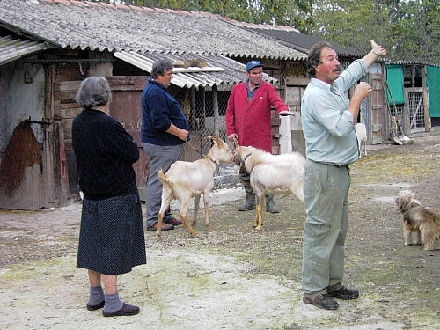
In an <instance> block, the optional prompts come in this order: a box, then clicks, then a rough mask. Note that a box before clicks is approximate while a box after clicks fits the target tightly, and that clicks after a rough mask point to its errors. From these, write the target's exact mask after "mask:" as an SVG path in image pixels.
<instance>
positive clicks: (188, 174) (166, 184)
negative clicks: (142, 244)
mask: <svg viewBox="0 0 440 330" xmlns="http://www.w3.org/2000/svg"><path fill="white" fill-rule="evenodd" d="M206 138H209V139H211V140H212V141H213V142H214V144H213V146H212V147H211V149H210V150H209V152H208V155H207V156H206V157H204V158H201V159H198V160H196V161H194V162H187V161H177V162H175V163H174V164H173V165H171V167H170V169H169V170H168V171H167V172H166V173H163V171H162V170H160V171H159V172H158V173H157V175H158V177H159V180H160V181H161V182H162V184H163V190H162V204H161V207H160V210H159V213H158V225H157V228H158V229H157V238H158V240H160V239H161V230H160V228H161V226H162V221H163V217H164V215H165V211H166V210H167V208H168V207H169V205H170V203H171V201H172V200H173V199H178V200H179V201H180V218H181V219H182V223H183V225H184V227H185V228H186V230H188V232H189V233H190V235H191V236H192V237H195V236H196V232H195V231H194V229H193V228H192V226H191V225H190V224H189V223H188V218H187V213H188V207H189V202H190V200H191V198H192V197H194V220H193V223H192V225H193V226H194V225H195V223H196V221H197V212H198V210H199V203H200V195H202V194H203V202H204V207H205V224H206V227H207V228H208V229H209V193H210V192H211V190H212V188H213V187H214V173H215V171H216V169H217V167H218V166H219V165H220V164H222V163H229V164H233V162H234V156H233V154H232V152H231V150H229V147H228V145H227V144H226V143H225V142H223V140H222V139H220V138H219V137H218V136H208V137H206Z"/></svg>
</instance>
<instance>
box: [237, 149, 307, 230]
mask: <svg viewBox="0 0 440 330" xmlns="http://www.w3.org/2000/svg"><path fill="white" fill-rule="evenodd" d="M236 156H237V158H238V160H240V161H241V162H244V164H245V166H246V171H247V172H248V173H250V183H251V186H252V189H253V190H254V193H255V194H256V195H257V201H258V203H257V208H256V216H255V221H254V225H253V226H254V227H255V229H257V230H261V227H262V225H263V216H262V213H263V206H264V197H265V195H266V194H283V193H284V194H285V193H292V194H295V195H296V197H297V198H298V199H299V200H300V201H301V203H304V192H303V186H304V164H305V158H304V157H303V156H302V155H301V154H300V153H297V152H292V153H288V154H282V155H272V154H270V153H269V152H266V151H264V150H260V149H256V148H253V147H245V146H237V147H236Z"/></svg>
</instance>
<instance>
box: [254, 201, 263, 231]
mask: <svg viewBox="0 0 440 330" xmlns="http://www.w3.org/2000/svg"><path fill="white" fill-rule="evenodd" d="M264 196H265V194H258V204H257V208H256V213H257V216H256V217H255V229H256V230H261V227H262V226H263V207H264Z"/></svg>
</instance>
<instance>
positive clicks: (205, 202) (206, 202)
mask: <svg viewBox="0 0 440 330" xmlns="http://www.w3.org/2000/svg"><path fill="white" fill-rule="evenodd" d="M203 206H204V208H205V225H206V228H207V229H208V230H209V192H205V193H204V194H203Z"/></svg>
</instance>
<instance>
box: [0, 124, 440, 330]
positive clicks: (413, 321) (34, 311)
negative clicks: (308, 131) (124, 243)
mask: <svg viewBox="0 0 440 330" xmlns="http://www.w3.org/2000/svg"><path fill="white" fill-rule="evenodd" d="M367 150H368V156H366V157H362V159H360V160H359V161H358V162H356V163H355V164H354V165H352V166H351V167H350V173H351V177H352V186H351V190H350V225H349V234H348V240H347V246H346V271H345V274H346V277H345V284H346V285H347V286H349V287H355V288H357V289H359V291H360V297H359V299H356V300H353V301H340V308H339V309H338V310H337V311H324V310H320V309H317V308H316V307H313V306H310V305H304V304H303V303H302V291H301V284H300V272H301V259H302V258H301V257H302V256H301V253H302V248H301V244H302V226H303V220H304V209H303V207H302V206H301V204H300V203H299V202H298V200H296V199H295V197H293V196H292V195H290V196H278V197H277V198H276V201H277V206H278V207H279V209H280V210H281V213H279V214H274V215H271V214H268V213H264V219H265V224H264V227H263V230H262V231H261V232H257V231H255V230H254V229H253V228H252V220H253V217H254V212H253V211H249V212H238V211H236V208H237V205H238V203H240V202H241V201H242V200H243V196H244V191H243V189H242V188H234V189H227V190H222V191H215V192H213V194H212V200H211V205H212V207H211V230H210V231H208V230H207V229H206V228H205V226H204V223H203V220H202V219H201V216H203V212H202V214H201V215H199V222H198V224H197V226H196V231H197V233H198V236H197V237H196V238H190V237H189V235H188V233H187V232H186V231H185V229H184V228H183V227H182V226H179V227H177V228H175V230H174V231H171V232H164V233H163V240H162V241H161V242H157V241H156V239H155V233H154V232H147V231H145V236H146V249H147V258H148V263H147V265H144V266H141V267H137V268H135V269H134V270H133V272H131V273H129V274H126V275H122V276H120V278H119V283H120V296H121V298H122V299H123V300H124V301H126V302H128V303H132V304H137V305H139V306H140V307H141V312H140V313H139V314H138V315H136V316H133V317H119V318H104V317H103V316H102V314H101V311H95V312H88V311H87V310H86V309H85V304H86V302H87V298H88V285H87V274H86V271H85V270H83V269H77V268H76V267H75V265H76V259H75V258H76V246H77V239H78V233H79V219H80V213H81V203H80V202H75V203H72V204H71V205H69V206H68V207H64V208H60V209H54V210H41V211H38V212H28V211H8V210H0V247H1V255H0V292H1V294H0V305H1V306H2V308H1V313H0V329H5V330H6V329H7V330H15V329H17V330H24V329H25V330H26V329H38V330H40V329H60V330H61V329H63V330H69V329H87V328H88V329H90V328H93V329H95V330H100V329H160V330H168V329H170V330H171V329H173V330H175V329H179V330H186V329H191V330H199V329H200V330H201V329H203V330H205V329H215V330H217V329H227V330H229V329H231V330H232V329H253V330H255V329H257V330H260V329H277V330H278V329H280V330H288V329H342V330H344V329H354V330H356V329H357V330H370V329H377V330H379V329H384V330H392V329H440V276H439V275H440V267H439V265H440V251H424V250H423V249H422V248H421V247H419V246H416V247H414V246H411V247H406V246H404V245H403V235H402V228H401V216H400V214H399V212H398V211H397V208H396V206H395V204H394V199H395V197H396V195H397V193H398V192H399V191H400V190H401V189H411V190H413V191H414V192H415V194H416V197H417V198H418V199H419V200H421V201H422V203H423V204H424V205H427V206H431V207H435V208H440V200H439V197H438V196H439V193H440V184H439V181H440V130H433V131H432V132H431V133H430V134H420V135H419V136H417V137H415V138H414V143H413V144H407V145H402V146H398V145H394V144H383V145H378V146H370V145H369V146H367ZM174 205H176V204H174Z"/></svg>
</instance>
